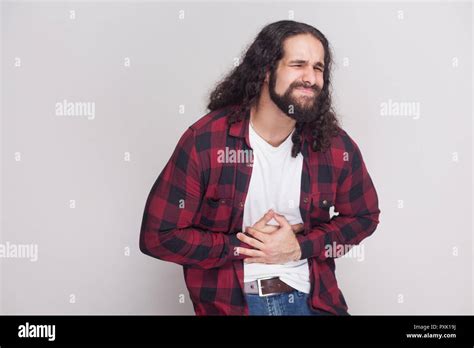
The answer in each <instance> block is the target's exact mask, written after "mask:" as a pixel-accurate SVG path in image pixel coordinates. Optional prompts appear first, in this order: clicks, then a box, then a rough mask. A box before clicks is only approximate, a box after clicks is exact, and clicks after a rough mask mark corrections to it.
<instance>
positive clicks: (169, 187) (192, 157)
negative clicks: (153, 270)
mask: <svg viewBox="0 0 474 348" xmlns="http://www.w3.org/2000/svg"><path fill="white" fill-rule="evenodd" d="M195 141H196V140H195V131H194V130H193V129H192V128H191V127H190V128H188V129H187V130H186V131H185V133H184V134H183V135H182V137H181V138H180V140H179V142H178V144H177V146H176V149H175V150H174V152H173V154H172V156H171V158H170V159H169V161H168V163H167V164H166V166H165V168H164V169H163V170H162V172H161V174H160V175H159V176H158V178H157V180H156V181H155V183H154V185H153V187H152V189H151V192H150V193H149V196H148V199H147V201H146V205H145V211H144V214H143V220H142V226H141V232H140V250H141V251H142V252H143V253H144V254H146V255H149V256H152V257H155V258H158V259H161V260H164V261H169V262H174V263H177V264H180V265H186V266H190V267H196V268H202V269H209V268H215V267H221V266H222V265H224V264H225V263H227V262H229V261H233V260H237V259H243V258H244V257H246V256H245V255H243V254H241V255H239V254H237V253H236V252H234V248H235V247H245V248H249V249H252V247H251V246H249V245H248V244H246V243H243V242H241V241H240V240H239V239H237V237H236V234H235V233H232V234H230V233H223V232H211V231H207V230H203V229H199V228H196V227H195V226H193V219H194V216H195V215H196V214H197V212H198V211H199V208H200V206H201V199H202V195H203V192H204V190H203V187H204V184H203V182H202V180H201V177H202V170H203V168H201V167H200V162H199V158H198V154H197V151H196V142H195ZM229 218H231V217H229Z"/></svg>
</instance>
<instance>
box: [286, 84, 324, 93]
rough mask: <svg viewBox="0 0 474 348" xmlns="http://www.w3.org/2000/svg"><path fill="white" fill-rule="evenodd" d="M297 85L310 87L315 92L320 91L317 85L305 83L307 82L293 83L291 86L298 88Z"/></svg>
mask: <svg viewBox="0 0 474 348" xmlns="http://www.w3.org/2000/svg"><path fill="white" fill-rule="evenodd" d="M299 87H303V88H311V89H312V90H313V91H314V92H315V93H316V94H317V93H319V92H321V88H319V86H318V85H313V86H311V85H307V84H304V83H295V84H293V85H292V86H291V88H292V89H295V88H299Z"/></svg>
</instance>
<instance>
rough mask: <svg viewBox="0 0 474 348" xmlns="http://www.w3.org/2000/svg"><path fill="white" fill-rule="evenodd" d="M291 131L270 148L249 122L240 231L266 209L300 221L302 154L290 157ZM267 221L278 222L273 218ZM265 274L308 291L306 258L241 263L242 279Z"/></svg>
mask: <svg viewBox="0 0 474 348" xmlns="http://www.w3.org/2000/svg"><path fill="white" fill-rule="evenodd" d="M292 134H293V133H292ZM292 134H290V135H289V136H288V137H287V138H286V139H285V141H284V142H283V143H281V144H280V145H279V146H278V147H274V146H272V145H270V144H269V143H267V142H266V141H265V140H264V139H263V138H262V137H260V135H258V134H257V133H256V132H255V130H254V129H253V125H252V124H251V123H250V127H249V140H250V146H251V147H252V149H253V159H254V162H253V169H252V176H251V178H250V184H249V189H248V192H247V197H246V199H245V206H244V217H243V231H245V228H246V227H251V226H252V225H253V224H255V223H256V222H257V221H258V220H260V218H261V217H262V216H263V215H264V214H265V213H266V212H267V211H268V210H269V209H273V210H274V211H275V212H277V213H279V214H282V215H284V216H285V218H286V219H287V220H288V222H289V223H290V224H291V225H293V224H297V223H302V222H303V220H302V218H301V214H300V210H299V202H300V190H301V171H302V169H303V156H302V155H301V153H299V154H298V156H296V158H293V157H291V148H292V146H293V142H292V141H291V135H292ZM268 224H269V225H278V223H277V222H276V221H275V220H274V219H272V220H270V222H269V223H268ZM267 277H280V279H281V280H282V281H283V282H285V283H287V284H288V285H290V286H292V287H293V288H295V289H297V290H299V291H302V292H305V293H309V292H310V288H311V285H310V280H309V267H308V261H307V259H304V260H298V261H291V262H287V263H285V264H263V263H249V264H246V263H244V282H249V281H254V280H256V279H258V278H267Z"/></svg>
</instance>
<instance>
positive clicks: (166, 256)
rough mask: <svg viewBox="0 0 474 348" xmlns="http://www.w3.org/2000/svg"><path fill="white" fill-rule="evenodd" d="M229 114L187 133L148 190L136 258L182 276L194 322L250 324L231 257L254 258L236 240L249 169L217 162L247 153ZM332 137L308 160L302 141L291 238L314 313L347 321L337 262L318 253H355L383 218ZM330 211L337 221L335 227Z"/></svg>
mask: <svg viewBox="0 0 474 348" xmlns="http://www.w3.org/2000/svg"><path fill="white" fill-rule="evenodd" d="M235 107H236V106H235V105H233V106H229V107H227V108H223V109H220V110H215V111H213V112H210V113H208V114H207V115H205V116H203V117H202V118H201V119H199V120H198V121H197V122H196V123H194V124H193V125H192V126H190V127H189V128H188V129H187V130H186V131H185V132H184V134H183V135H182V137H181V139H180V140H179V142H178V145H177V146H176V149H175V150H174V152H173V154H172V156H171V158H170V160H169V161H168V163H167V164H166V166H165V168H164V169H163V171H162V172H161V174H160V175H159V177H158V179H157V180H156V182H155V184H154V185H153V187H152V189H151V192H150V194H149V196H148V199H147V202H146V206H145V212H144V215H143V221H142V226H141V234H140V249H141V251H142V252H143V253H145V254H147V255H150V256H152V257H155V258H158V259H161V260H164V261H169V262H174V263H177V264H180V265H182V266H183V271H184V278H185V282H186V286H187V288H188V290H189V294H190V297H191V300H192V302H193V305H194V310H195V312H196V314H197V315H248V306H247V303H246V300H245V296H244V293H243V290H242V289H243V279H244V271H243V258H245V257H246V256H245V255H235V254H234V247H236V246H242V247H245V248H252V247H251V246H249V245H247V244H245V243H243V242H241V241H240V240H238V239H237V237H236V234H237V232H239V231H241V230H242V219H243V212H244V202H245V197H246V194H247V190H248V187H249V181H250V176H251V173H252V166H251V163H249V161H238V160H235V161H233V162H234V163H229V162H232V161H224V163H221V162H223V161H220V160H219V158H218V156H219V150H225V148H226V147H227V148H228V149H233V150H247V151H248V150H251V147H250V145H249V135H248V134H249V132H248V127H249V114H247V115H246V117H245V118H244V120H243V121H241V122H237V123H234V124H232V125H231V126H230V127H229V126H228V124H227V116H228V114H229V111H230V110H232V109H233V108H235ZM339 130H340V132H339V133H340V134H339V135H338V136H336V137H334V138H332V142H331V147H330V149H329V150H328V151H326V152H324V153H322V152H320V151H317V152H314V151H312V150H311V149H310V147H309V140H310V135H309V133H304V134H303V141H302V147H301V153H302V155H303V158H304V164H303V171H302V176H301V197H300V202H299V208H300V212H301V217H302V218H303V221H304V231H303V232H300V233H298V234H297V235H296V237H297V240H298V242H299V243H300V246H301V251H302V256H301V259H308V264H309V269H310V282H311V293H310V298H311V300H310V305H311V307H312V308H314V309H321V310H324V311H327V312H331V313H333V314H337V315H347V314H348V312H347V304H346V302H345V300H344V296H343V295H342V293H341V291H340V290H339V287H338V285H337V281H336V276H335V263H334V257H333V256H327V255H326V252H325V251H326V248H325V246H326V245H331V246H334V245H340V244H342V245H357V244H359V243H360V242H361V241H362V240H363V239H364V238H366V237H367V236H369V235H371V234H372V233H373V232H374V230H375V229H376V227H377V224H378V223H379V220H378V218H379V213H380V210H379V208H378V198H377V193H376V191H375V187H374V185H373V183H372V180H371V178H370V176H369V174H368V172H367V168H366V166H365V164H364V161H363V159H362V155H361V152H360V150H359V148H358V146H357V145H356V143H355V142H354V141H353V140H352V139H351V138H350V137H349V135H348V134H347V133H346V132H345V131H344V130H342V129H339ZM250 152H251V151H250ZM241 153H242V152H241ZM236 158H239V157H238V156H237V157H236ZM330 206H334V208H335V211H336V212H339V215H337V216H333V217H332V219H331V218H330V214H329V208H330ZM336 256H341V255H340V254H337V255H336Z"/></svg>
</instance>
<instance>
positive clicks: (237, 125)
mask: <svg viewBox="0 0 474 348" xmlns="http://www.w3.org/2000/svg"><path fill="white" fill-rule="evenodd" d="M239 107H240V105H232V107H231V108H232V111H233V110H236V109H238V108H239ZM249 125H250V111H249V110H248V111H247V112H246V113H245V116H244V117H243V118H242V119H241V120H240V121H237V122H234V123H233V124H231V125H230V127H229V135H230V136H233V137H237V138H245V142H246V143H247V145H248V147H249V148H250V147H251V146H250V140H249ZM309 133H310V132H308V131H307V129H305V130H304V131H303V134H302V136H303V139H302V143H301V151H302V152H303V148H304V147H305V146H306V144H305V142H308V143H309V144H311V135H310V134H309Z"/></svg>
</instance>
